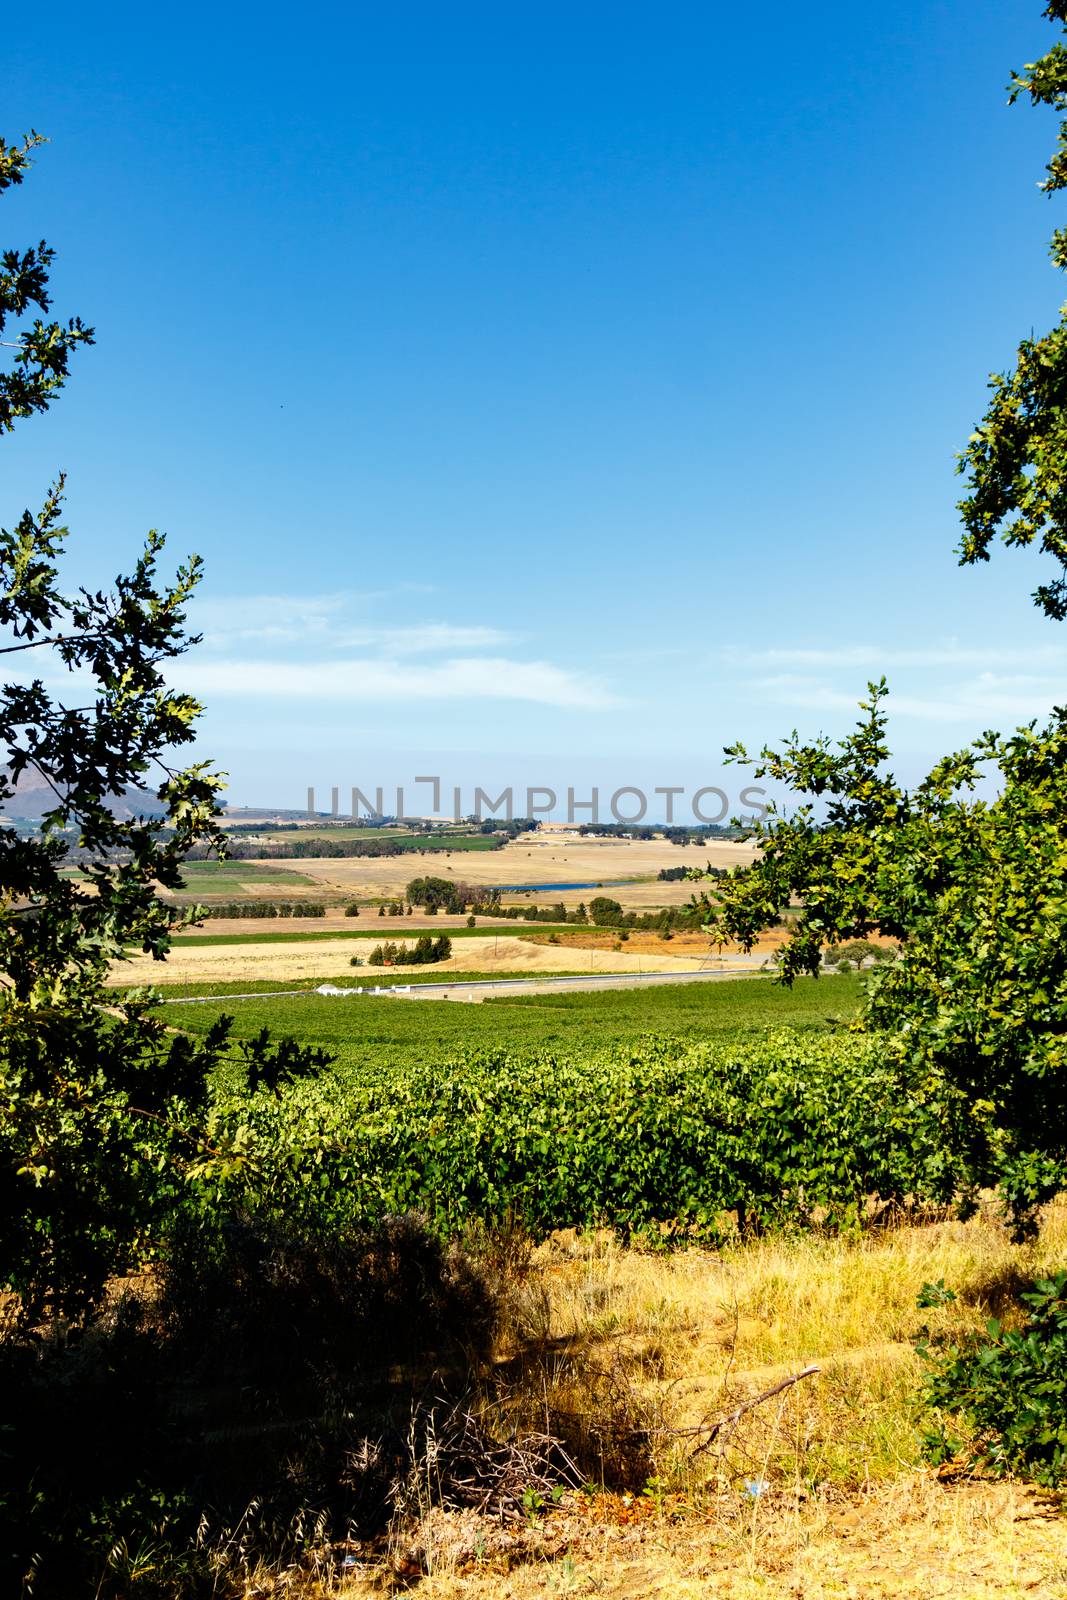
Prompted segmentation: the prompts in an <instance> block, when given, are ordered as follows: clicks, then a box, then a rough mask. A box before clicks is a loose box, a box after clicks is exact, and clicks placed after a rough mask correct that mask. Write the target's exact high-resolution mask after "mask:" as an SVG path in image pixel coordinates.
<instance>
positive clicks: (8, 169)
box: [0, 133, 93, 433]
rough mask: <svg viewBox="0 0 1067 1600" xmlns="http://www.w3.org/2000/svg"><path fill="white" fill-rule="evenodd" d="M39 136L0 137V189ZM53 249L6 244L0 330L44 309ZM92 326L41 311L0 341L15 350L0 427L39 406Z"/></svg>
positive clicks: (16, 174)
mask: <svg viewBox="0 0 1067 1600" xmlns="http://www.w3.org/2000/svg"><path fill="white" fill-rule="evenodd" d="M42 142H43V141H42V139H41V136H40V134H38V133H30V134H28V135H27V136H26V138H24V139H23V141H22V143H21V144H17V145H9V144H7V143H6V142H5V141H4V140H3V139H0V194H3V193H4V191H5V190H7V189H11V188H14V187H15V186H16V185H18V184H20V183H21V182H22V180H23V178H24V176H25V174H26V169H27V167H28V166H29V164H30V153H31V151H33V150H34V149H36V147H37V146H38V145H39V144H41V143H42ZM54 255H55V251H54V250H53V249H52V248H51V246H50V245H48V244H46V243H45V241H44V240H43V239H42V240H41V242H40V244H37V245H30V246H29V247H28V248H27V249H24V250H5V251H4V253H3V256H2V257H0V335H6V334H7V333H8V332H10V331H11V330H9V329H8V327H7V323H8V320H9V318H13V317H14V318H20V317H24V316H25V315H26V313H27V312H28V311H30V310H31V309H33V308H36V309H37V310H38V311H42V312H47V311H48V310H49V309H50V307H51V300H50V299H49V295H48V269H49V267H50V266H51V265H52V260H53V258H54ZM92 342H93V330H92V328H87V327H86V326H85V325H84V323H83V322H82V321H81V320H80V318H78V317H72V318H71V319H70V321H69V322H67V323H66V324H63V323H60V322H45V321H43V320H42V319H41V318H40V317H37V318H35V319H34V321H33V322H32V323H31V324H30V325H29V326H28V327H25V328H23V329H22V330H21V331H20V333H19V335H18V338H17V339H14V340H11V339H9V338H6V337H5V338H4V340H3V343H4V345H5V346H7V347H8V348H13V349H14V350H15V357H14V360H13V362H12V364H11V367H10V370H9V371H7V372H0V433H8V432H10V430H11V429H12V428H13V427H14V425H15V421H16V419H17V418H18V417H28V416H31V415H32V414H33V412H35V411H44V410H45V409H46V407H47V406H48V404H49V402H50V401H51V400H52V399H53V398H54V396H55V394H56V392H57V390H59V389H61V388H62V387H63V384H64V383H65V382H66V378H67V369H68V365H69V362H70V356H71V352H72V351H73V350H74V349H75V347H76V346H77V345H79V344H92Z"/></svg>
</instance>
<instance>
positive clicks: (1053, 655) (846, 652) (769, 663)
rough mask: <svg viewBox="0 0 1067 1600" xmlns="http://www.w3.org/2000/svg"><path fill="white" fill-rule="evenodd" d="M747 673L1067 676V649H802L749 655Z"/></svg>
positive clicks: (955, 645) (952, 645)
mask: <svg viewBox="0 0 1067 1600" xmlns="http://www.w3.org/2000/svg"><path fill="white" fill-rule="evenodd" d="M728 654H729V657H730V659H733V660H736V659H737V654H738V652H737V651H736V649H735V648H731V650H730V651H729V652H728ZM741 654H742V656H743V660H744V663H745V665H746V667H749V668H751V667H771V668H773V667H800V668H805V667H809V668H810V667H830V668H840V669H841V670H842V671H844V670H856V669H862V670H864V671H866V672H870V673H871V674H872V675H877V676H880V675H881V674H882V673H883V672H885V673H889V672H891V671H893V670H894V669H900V670H908V669H910V668H928V669H937V668H953V667H955V668H960V669H963V668H967V667H971V668H978V669H979V670H983V671H990V672H991V671H994V670H995V669H996V668H998V667H1019V666H1021V665H1026V666H1029V667H1046V668H1051V669H1055V668H1061V669H1064V670H1067V644H1045V645H1037V646H1033V647H1029V648H1027V649H1026V650H1025V651H1022V650H1020V649H1019V648H1017V647H1015V648H1011V647H998V646H992V645H984V644H983V645H962V644H960V643H959V642H958V641H957V640H954V639H948V640H945V641H943V642H939V643H937V644H933V645H929V646H922V647H920V648H908V649H892V648H889V647H886V646H883V645H879V644H850V645H841V646H840V647H829V646H821V645H818V646H805V645H801V646H796V647H789V646H785V647H778V646H774V647H770V648H768V649H765V650H745V651H743V652H742V653H741Z"/></svg>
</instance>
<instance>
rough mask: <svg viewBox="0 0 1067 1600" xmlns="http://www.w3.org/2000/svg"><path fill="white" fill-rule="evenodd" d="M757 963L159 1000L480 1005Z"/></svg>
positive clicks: (706, 977)
mask: <svg viewBox="0 0 1067 1600" xmlns="http://www.w3.org/2000/svg"><path fill="white" fill-rule="evenodd" d="M759 970H760V967H759V965H758V964H757V963H755V962H753V963H751V964H746V965H742V964H740V963H738V965H737V966H733V967H729V968H726V969H722V968H716V969H715V970H711V971H709V970H707V969H703V968H694V969H693V970H692V972H685V971H683V972H590V973H588V974H584V973H583V974H581V975H579V976H577V977H567V978H551V977H536V978H480V979H476V980H474V981H470V980H468V981H467V982H465V983H412V984H386V985H385V986H383V987H381V988H378V987H373V986H368V985H365V984H364V985H359V986H357V985H353V986H351V987H350V988H347V989H342V988H341V987H340V985H338V986H337V987H336V988H334V986H333V985H323V986H322V988H319V989H272V990H268V991H265V992H260V993H258V994H255V993H250V994H205V995H180V996H175V997H174V998H173V999H164V1002H163V1003H164V1005H171V1006H190V1005H192V1006H195V1005H211V1004H218V1003H220V1002H224V1003H226V1004H228V1003H229V1002H230V1001H231V1000H284V999H286V998H287V997H288V996H290V995H295V994H322V993H325V994H328V995H329V994H332V995H333V997H334V998H337V999H340V998H342V997H344V996H346V995H354V994H365V995H371V996H372V997H381V996H383V995H389V996H391V997H392V998H393V999H395V1000H464V1001H471V1000H473V1001H478V1000H485V999H487V998H489V997H491V996H492V995H498V994H552V993H553V992H554V991H556V990H559V989H577V990H581V989H647V988H651V987H652V986H653V985H655V984H663V983H667V984H670V983H715V982H720V983H721V982H722V980H723V979H724V978H744V977H752V976H753V975H754V974H756V973H758V972H759Z"/></svg>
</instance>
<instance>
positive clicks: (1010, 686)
mask: <svg viewBox="0 0 1067 1600" xmlns="http://www.w3.org/2000/svg"><path fill="white" fill-rule="evenodd" d="M752 687H753V689H754V690H756V691H757V692H758V693H761V694H763V695H764V696H766V697H767V698H768V699H772V700H776V701H777V702H778V703H779V704H780V705H790V706H801V707H803V708H804V709H805V710H814V711H852V710H855V708H856V705H857V703H858V701H859V699H860V698H861V696H860V695H859V694H858V693H857V692H855V691H854V690H853V691H852V692H849V691H848V690H845V689H840V688H837V687H835V686H834V685H832V684H829V683H826V682H825V681H824V680H821V679H818V678H812V677H796V676H793V675H792V674H789V675H785V674H783V675H778V676H774V677H767V678H758V679H756V680H754V682H753V684H752ZM1065 701H1067V684H1065V683H1063V682H1057V681H1055V680H1053V679H1049V678H1045V677H1037V676H1034V675H1031V674H1027V673H1014V674H997V673H993V672H982V673H979V674H978V675H977V676H976V677H974V678H973V679H970V680H968V681H965V682H956V683H939V684H937V685H936V686H933V687H932V688H931V692H930V693H929V694H918V695H917V694H914V693H912V694H893V693H890V695H889V699H888V701H887V702H886V705H887V709H888V711H889V714H890V716H893V717H910V718H914V719H916V720H919V721H923V722H955V723H961V724H966V725H967V726H969V727H976V726H980V727H982V728H988V727H996V726H998V725H1000V724H1002V723H1006V722H1011V723H1017V722H1019V723H1021V722H1029V721H1030V720H1031V718H1033V717H1040V716H1043V715H1045V714H1046V713H1047V712H1048V711H1050V710H1051V709H1052V707H1053V706H1054V705H1057V704H1063V703H1064V702H1065Z"/></svg>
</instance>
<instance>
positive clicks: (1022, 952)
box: [702, 682, 1067, 1217]
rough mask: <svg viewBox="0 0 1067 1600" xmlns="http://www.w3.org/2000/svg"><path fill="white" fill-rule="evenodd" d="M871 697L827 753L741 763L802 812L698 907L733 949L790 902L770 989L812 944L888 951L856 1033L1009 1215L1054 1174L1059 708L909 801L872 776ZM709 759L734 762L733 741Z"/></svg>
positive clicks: (879, 774)
mask: <svg viewBox="0 0 1067 1600" xmlns="http://www.w3.org/2000/svg"><path fill="white" fill-rule="evenodd" d="M885 695H886V689H885V684H884V682H883V683H880V684H872V685H871V691H870V698H869V700H868V701H866V702H865V703H864V705H863V713H864V714H863V718H862V720H861V721H860V723H859V724H858V726H857V728H856V729H855V731H854V732H853V733H851V734H850V735H848V736H847V737H846V738H845V739H843V740H841V741H840V742H839V743H837V744H834V743H832V742H831V741H830V740H828V739H825V738H819V739H816V740H814V741H813V742H811V743H809V744H804V743H802V742H801V741H800V740H799V739H798V737H797V735H796V734H794V735H793V736H792V737H791V738H790V739H789V740H788V741H787V742H786V744H785V746H784V747H783V748H782V749H781V750H776V749H773V748H770V747H768V748H765V749H764V750H763V751H762V753H761V755H760V756H759V757H758V758H756V760H755V762H754V763H753V764H754V767H755V772H756V775H757V776H759V777H770V778H773V779H775V780H776V781H777V782H779V783H782V784H785V785H787V786H788V787H789V789H790V790H791V791H792V792H793V793H794V794H795V795H796V796H798V797H799V798H800V799H801V803H800V804H799V805H798V806H797V807H796V808H795V809H794V810H793V811H791V812H790V813H789V814H788V815H786V814H783V813H782V812H781V811H779V810H778V809H777V808H772V809H771V812H770V814H769V815H768V817H767V818H766V819H765V820H764V821H763V822H761V823H759V824H757V825H756V831H757V836H758V838H759V841H760V846H761V848H760V853H759V856H758V858H757V860H756V862H755V864H754V865H753V866H752V867H751V868H749V869H747V870H745V871H743V872H739V873H736V874H734V875H733V876H732V877H730V878H727V879H725V880H719V883H718V885H717V887H716V889H715V890H714V891H709V892H707V893H706V894H705V895H704V897H703V902H702V903H703V908H704V910H705V913H706V915H707V916H708V919H709V921H710V922H711V924H712V926H713V927H715V928H716V930H717V931H718V933H719V934H720V936H721V937H723V938H726V937H730V938H734V939H737V940H738V941H739V942H740V943H741V945H742V946H743V947H744V948H746V949H749V948H751V947H752V945H753V944H754V942H755V939H756V936H757V934H758V933H759V932H760V930H761V929H763V928H766V927H769V926H771V925H773V924H774V923H775V922H776V921H777V919H778V918H779V916H780V915H781V913H782V911H783V910H784V909H785V908H786V907H787V906H789V905H791V904H793V905H794V907H795V903H796V901H797V900H800V901H801V902H802V903H801V905H800V907H799V910H798V912H797V914H796V915H795V916H794V917H793V918H792V919H791V923H790V932H789V936H788V938H787V939H786V941H785V943H784V945H783V947H782V949H781V952H780V955H779V958H778V963H779V975H780V977H781V978H782V979H783V980H784V981H785V982H787V983H791V982H792V981H793V979H794V978H796V977H797V976H798V975H800V974H801V973H805V972H810V973H817V972H818V971H819V967H820V960H821V954H822V950H823V947H824V946H826V945H831V946H836V945H839V944H841V943H842V942H843V941H847V940H855V939H865V938H867V937H868V936H869V935H870V934H872V933H875V932H881V933H882V934H886V935H889V936H890V937H892V938H894V939H896V940H898V941H899V943H900V956H899V959H898V960H896V961H893V962H891V963H888V964H886V965H884V966H881V967H879V968H878V969H877V971H876V972H875V973H874V974H873V975H872V978H871V983H870V989H869V995H868V1002H867V1022H868V1024H869V1025H870V1026H872V1027H876V1028H880V1029H885V1030H887V1032H888V1033H889V1034H890V1036H891V1039H892V1042H893V1043H892V1048H893V1049H894V1051H895V1054H896V1055H897V1056H898V1058H899V1059H900V1060H901V1061H907V1062H908V1063H909V1064H910V1066H911V1069H912V1071H913V1072H914V1073H915V1074H916V1081H917V1082H918V1081H923V1080H926V1081H928V1082H929V1081H936V1082H938V1083H940V1084H942V1085H944V1087H945V1090H946V1091H947V1092H949V1093H951V1094H954V1095H955V1096H957V1097H959V1098H960V1100H961V1102H962V1103H964V1104H966V1105H967V1106H968V1107H969V1110H970V1117H969V1120H968V1121H967V1122H966V1123H961V1124H960V1126H961V1127H964V1128H965V1129H966V1130H967V1133H968V1140H969V1144H970V1150H969V1155H970V1160H971V1174H972V1178H973V1180H974V1181H979V1180H983V1179H988V1178H989V1177H992V1176H995V1177H998V1178H999V1179H1000V1180H1001V1181H1002V1182H1003V1183H1004V1184H1005V1186H1006V1189H1007V1192H1008V1195H1009V1198H1010V1199H1011V1202H1012V1205H1013V1209H1014V1210H1015V1212H1016V1214H1017V1215H1018V1216H1020V1217H1021V1216H1023V1215H1024V1214H1025V1213H1026V1212H1027V1211H1028V1209H1029V1208H1030V1207H1031V1206H1032V1205H1034V1204H1035V1203H1037V1202H1038V1201H1040V1200H1042V1199H1044V1198H1046V1197H1047V1196H1048V1195H1049V1194H1050V1193H1052V1192H1053V1191H1054V1190H1055V1189H1057V1188H1059V1187H1061V1186H1062V1184H1063V1182H1064V1178H1065V1174H1067V1115H1065V1114H1067V1035H1065V1033H1064V1017H1065V1015H1067V711H1059V712H1057V713H1056V715H1055V716H1054V718H1053V720H1052V722H1051V723H1050V724H1049V726H1048V727H1046V728H1044V729H1039V728H1038V727H1037V726H1036V725H1035V724H1031V725H1030V726H1028V727H1026V728H1021V729H1018V730H1017V731H1016V732H1015V733H1013V734H1011V735H1010V736H1008V737H1006V738H1002V737H1001V736H999V735H997V734H993V733H988V734H985V735H983V737H982V738H981V739H980V740H978V741H977V742H976V743H975V744H974V745H972V746H970V747H969V748H967V749H964V750H962V751H960V752H958V753H957V754H955V755H952V756H948V757H946V758H945V759H944V760H942V761H941V762H939V763H938V764H937V766H936V767H935V768H934V769H933V771H932V772H931V773H930V775H929V776H928V777H927V778H926V779H925V781H924V782H923V783H921V784H919V785H918V786H917V787H916V788H915V789H914V790H912V791H910V792H909V791H908V790H905V789H903V788H902V787H901V786H900V785H899V784H898V783H897V782H896V780H895V778H894V777H893V775H892V774H891V773H890V772H889V771H888V770H887V763H888V759H889V751H888V746H887V743H886V715H885V708H884V700H885ZM728 754H729V756H730V758H731V759H733V760H738V761H744V762H746V763H747V762H749V760H750V758H749V757H748V755H747V753H746V751H745V750H744V748H743V747H742V746H740V745H738V746H734V747H733V748H732V749H731V750H730V751H729V752H728ZM983 779H991V780H992V781H993V782H994V783H995V786H996V791H997V792H996V793H995V794H994V796H993V797H992V798H983V797H982V795H981V794H980V793H979V792H977V791H978V786H979V784H980V781H981V780H983Z"/></svg>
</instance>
